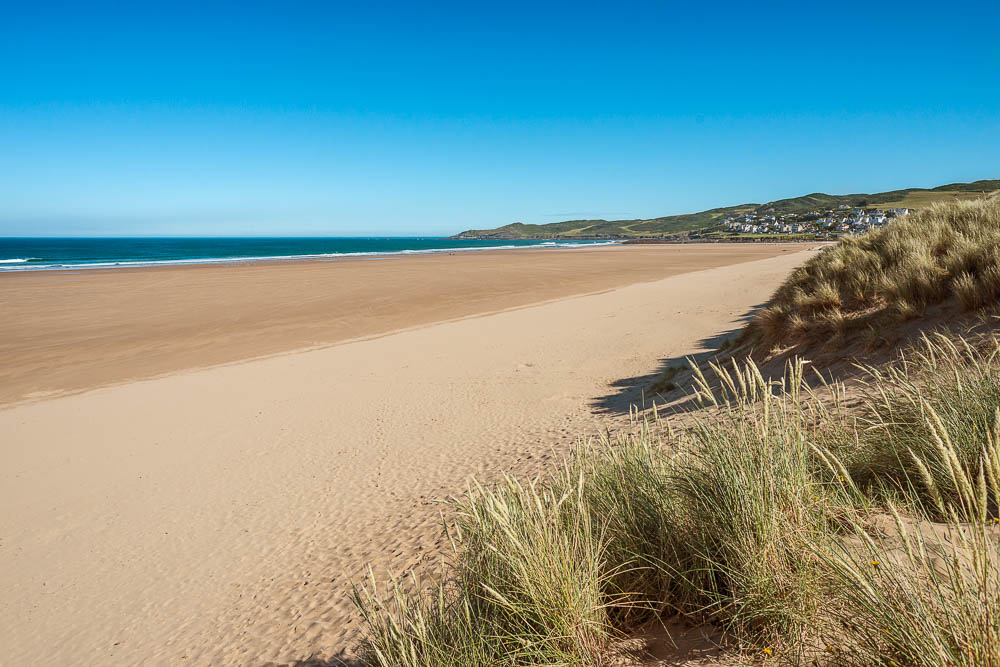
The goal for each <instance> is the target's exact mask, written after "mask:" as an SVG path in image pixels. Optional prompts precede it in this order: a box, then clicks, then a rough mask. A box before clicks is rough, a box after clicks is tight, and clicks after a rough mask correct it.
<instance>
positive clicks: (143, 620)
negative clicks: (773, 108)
mask: <svg viewBox="0 0 1000 667" xmlns="http://www.w3.org/2000/svg"><path fill="white" fill-rule="evenodd" d="M808 248H809V246H805V245H780V244H759V245H758V244H752V245H751V244H746V245H737V244H733V245H723V244H719V245H690V246H668V245H664V246H656V245H654V246H628V247H625V246H619V247H602V248H591V249H581V250H571V251H511V252H489V253H463V254H456V255H444V256H428V257H411V258H406V259H398V260H381V261H364V262H362V261H352V262H287V263H280V264H276V263H259V264H239V265H226V266H202V267H184V268H176V267H173V268H147V269H136V270H109V271H78V272H52V273H20V274H12V275H4V276H0V308H2V309H3V312H4V313H5V315H4V317H3V318H0V402H2V403H3V404H4V407H2V408H0V479H2V484H0V504H2V506H3V508H4V511H3V513H2V516H0V590H2V592H3V594H2V596H0V610H2V619H3V622H2V623H0V646H2V647H3V649H2V651H3V654H2V657H0V662H3V663H5V664H38V663H45V664H65V665H76V664H81V665H82V664H139V663H145V664H197V665H207V664H246V665H258V664H263V663H268V662H272V663H279V664H294V663H296V662H301V661H305V660H307V659H309V658H319V659H324V660H326V659H330V658H333V657H335V656H337V655H338V654H340V655H342V656H346V655H349V651H350V649H351V647H352V646H353V645H354V643H355V642H356V640H357V638H358V635H357V632H358V624H357V620H356V618H355V615H354V611H353V608H352V606H351V604H350V602H349V600H348V598H347V595H348V593H349V591H350V582H351V581H357V580H359V579H360V578H361V577H362V576H364V573H365V571H366V567H367V564H369V563H371V564H372V565H373V567H374V568H375V569H376V572H378V573H380V574H381V573H384V572H386V571H392V572H394V573H396V574H397V575H401V574H403V573H405V572H407V571H409V570H411V569H414V568H416V569H417V570H418V571H421V572H431V571H433V562H434V559H435V558H436V554H438V553H440V544H439V539H440V531H439V523H438V522H439V516H438V513H439V511H440V509H441V506H440V505H439V504H438V503H437V502H436V501H437V499H439V498H443V497H447V496H450V495H454V494H459V493H461V492H462V490H463V488H464V487H465V485H466V484H467V483H468V481H469V480H470V479H471V477H472V476H477V477H479V478H482V479H489V478H490V477H494V476H496V475H497V474H500V473H503V472H514V473H518V474H525V475H530V474H532V473H533V472H535V471H537V470H538V469H539V466H540V464H542V463H543V462H544V461H546V460H548V459H549V458H551V457H553V456H559V455H561V454H562V453H563V452H565V451H566V449H567V448H568V447H569V446H570V445H571V444H572V443H573V442H574V441H576V440H577V439H578V438H579V437H581V436H583V435H587V434H590V433H594V432H595V431H596V430H597V429H600V428H602V427H604V426H607V425H609V424H611V425H614V424H620V423H621V422H622V420H624V419H625V418H626V415H627V411H628V403H629V401H630V400H634V398H635V396H636V395H637V393H636V392H637V391H638V390H639V388H640V387H641V386H643V384H644V383H646V382H648V380H649V377H650V376H651V374H653V373H655V372H656V371H657V369H658V368H660V367H661V366H662V364H663V363H664V361H665V360H668V359H677V358H683V357H684V356H685V355H688V354H693V353H697V352H698V351H701V350H703V349H705V346H706V345H708V344H710V341H712V340H713V339H716V338H717V337H718V336H720V335H723V334H725V333H726V332H729V331H732V330H734V329H736V328H737V327H738V326H739V323H740V321H741V318H743V317H744V316H745V315H746V314H747V313H748V312H749V311H750V310H751V309H752V308H754V307H755V306H757V305H759V304H760V303H762V302H763V301H765V300H766V299H767V297H768V296H770V294H771V292H772V291H773V289H774V288H775V287H776V286H777V285H778V284H779V283H780V282H781V281H782V280H783V279H784V277H785V276H786V275H787V274H788V272H789V271H790V270H791V269H792V268H793V267H795V266H797V265H799V264H801V263H802V262H803V261H805V260H806V259H807V258H808V257H809V256H810V254H811V252H812V251H811V250H809V249H808Z"/></svg>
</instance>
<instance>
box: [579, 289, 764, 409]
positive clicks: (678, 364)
mask: <svg viewBox="0 0 1000 667" xmlns="http://www.w3.org/2000/svg"><path fill="white" fill-rule="evenodd" d="M763 307H764V304H758V305H756V306H754V307H753V308H751V309H750V310H748V311H747V312H746V313H744V314H743V315H741V316H740V317H739V319H738V320H737V323H738V326H736V327H734V328H732V329H729V330H728V331H723V332H721V333H717V334H713V335H711V336H708V337H706V338H703V339H701V340H699V341H698V342H697V348H698V349H701V350H703V352H698V353H696V354H692V355H688V356H683V357H664V358H662V359H660V361H659V363H658V364H657V366H656V370H654V371H652V372H651V373H648V374H646V375H639V376H637V377H630V378H622V379H621V380H616V381H614V382H612V383H611V386H612V387H615V389H616V390H615V391H613V392H611V393H609V394H607V395H605V396H601V397H599V398H596V399H594V400H593V401H592V402H591V404H590V407H591V408H593V410H594V412H595V413H597V414H603V415H620V416H626V415H628V414H629V411H630V410H631V409H633V408H634V407H638V408H640V409H645V408H649V407H651V406H652V404H653V402H654V401H655V402H656V404H657V405H662V404H665V403H671V402H675V401H677V400H678V399H679V398H681V397H682V395H683V394H684V392H683V391H679V390H678V389H674V390H673V391H670V392H666V393H661V394H658V393H656V392H655V391H653V390H652V387H653V385H655V384H656V382H657V381H658V380H660V379H661V378H663V377H664V374H665V373H666V372H667V371H668V370H670V369H678V370H679V371H685V372H684V373H683V376H684V377H687V376H688V375H689V373H687V372H686V371H688V370H689V369H690V363H689V360H691V361H694V362H695V363H696V364H698V365H701V364H702V363H703V362H705V361H707V360H709V359H711V358H713V357H715V356H717V355H718V354H719V349H720V348H721V347H722V345H723V344H724V343H726V342H729V341H733V340H735V339H736V337H737V336H739V334H740V332H741V331H742V330H743V328H744V327H745V326H746V325H747V324H749V322H750V320H752V319H753V317H754V316H755V315H756V314H757V312H758V311H760V309H761V308H763ZM676 384H677V386H678V387H679V388H683V387H684V386H685V385H686V384H687V382H685V381H683V380H681V381H678V382H676ZM689 402H690V401H689V400H684V401H683V402H681V403H674V404H673V405H672V406H671V409H678V410H684V409H685V408H687V407H689V405H688V403H689Z"/></svg>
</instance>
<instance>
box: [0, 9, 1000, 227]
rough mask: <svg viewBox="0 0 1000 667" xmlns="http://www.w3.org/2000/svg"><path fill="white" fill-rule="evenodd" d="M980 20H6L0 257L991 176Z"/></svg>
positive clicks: (996, 98)
mask: <svg viewBox="0 0 1000 667" xmlns="http://www.w3.org/2000/svg"><path fill="white" fill-rule="evenodd" d="M998 26H1000V3H998V2H996V0H991V1H984V2H969V3H962V2H957V3H950V4H946V5H941V4H940V3H921V2H905V3H904V2H900V3H881V2H865V3H858V4H852V3H845V2H824V3H812V2H794V3H793V2H790V3H756V2H754V3H744V2H731V3H728V2H691V3H667V2H659V3H629V2H608V3H599V4H594V3H583V2H573V3H538V2H529V3H523V4H519V3H516V2H498V3H477V2H460V3H453V4H452V3H427V2H423V3H406V4H403V3H399V4H389V3H384V4H381V3H369V2H351V3H337V2H319V3H314V4H313V3H305V2H273V3H251V2H241V3H232V4H209V3H193V4H185V3H178V2H171V3H164V4H162V5H158V4H156V3H153V2H132V3H120V4H118V3H116V4H103V3H90V2H87V3H82V2H73V3H66V4H56V3H48V2H37V3H28V2H24V3H9V4H7V5H6V6H5V7H4V9H3V12H2V19H0V235H104V234H115V235H148V234H181V235H189V234H190V235H204V234H209V235H216V234H218V235H297V234H300V235H369V234H370V235H381V234H385V235H400V234H401V235H407V234H409V235H419V234H428V235H430V234H451V233H455V232H457V231H460V230H462V229H465V228H469V227H492V226H497V225H501V224H506V223H508V222H513V221H523V222H536V223H543V222H553V221H556V220H562V219H567V218H583V217H587V218H594V217H601V218H632V217H652V216H656V215H666V214H673V213H684V212H691V211H696V210H702V209H705V208H710V207H714V206H722V205H729V204H737V203H743V202H747V201H761V202H762V201H767V200H770V199H777V198H780V197H786V196H796V195H800V194H805V193H808V192H814V191H824V192H831V193H845V192H872V191H880V190H887V189H894V188H899V187H908V186H934V185H940V184H943V183H948V182H953V181H967V180H977V179H981V178H1000V37H998V31H1000V28H998Z"/></svg>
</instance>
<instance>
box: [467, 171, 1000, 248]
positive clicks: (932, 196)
mask: <svg viewBox="0 0 1000 667" xmlns="http://www.w3.org/2000/svg"><path fill="white" fill-rule="evenodd" d="M996 190H1000V180H991V181H985V180H984V181H975V182H973V183H950V184H948V185H941V186H938V187H936V188H907V189H905V190H891V191H889V192H876V193H872V194H865V193H857V194H847V195H828V194H825V193H822V192H814V193H812V194H809V195H803V196H801V197H792V198H790V199H780V200H778V201H773V202H767V203H764V204H740V205H737V206H724V207H721V208H713V209H709V210H707V211H701V212H700V213H685V214H681V215H668V216H663V217H659V218H649V219H638V220H566V221H563V222H552V223H549V224H545V225H531V224H524V223H521V222H515V223H512V224H509V225H504V226H503V227H497V228H496V229H469V230H466V231H464V232H462V233H460V234H456V235H455V236H454V237H452V238H458V239H472V238H478V239H547V238H642V237H664V236H670V235H673V234H680V233H683V232H691V231H695V230H701V229H706V228H711V227H713V226H715V225H717V224H719V223H720V222H721V221H722V220H723V219H724V218H726V217H727V216H731V215H736V214H740V213H747V212H751V211H761V212H764V211H770V210H771V209H774V211H773V212H774V213H806V212H809V211H819V210H824V209H829V208H836V207H838V206H840V205H848V206H858V207H866V206H869V207H875V206H880V207H883V208H888V207H907V208H920V207H922V206H927V205H929V204H932V203H935V202H941V201H955V200H962V199H974V198H976V197H979V196H981V195H982V194H983V193H984V192H994V191H996Z"/></svg>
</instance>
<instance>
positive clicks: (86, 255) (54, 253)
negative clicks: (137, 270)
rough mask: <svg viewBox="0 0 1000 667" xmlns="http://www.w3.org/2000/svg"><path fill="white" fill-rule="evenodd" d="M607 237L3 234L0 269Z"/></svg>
mask: <svg viewBox="0 0 1000 667" xmlns="http://www.w3.org/2000/svg"><path fill="white" fill-rule="evenodd" d="M607 243H610V242H608V241H559V242H555V241H544V242H542V241H479V240H458V239H448V238H439V237H409V238H401V237H385V238H376V237H356V238H344V237H322V238H9V237H8V238H2V237H0V272H7V271H32V270H55V269H92V268H113V267H128V266H150V265H159V264H210V263H217V262H249V261H259V260H279V259H302V258H310V257H311V258H338V257H372V258H377V257H379V256H393V255H411V254H426V253H448V252H475V251H484V250H496V249H502V248H539V249H544V248H554V247H560V248H573V247H582V246H586V245H595V244H607Z"/></svg>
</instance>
